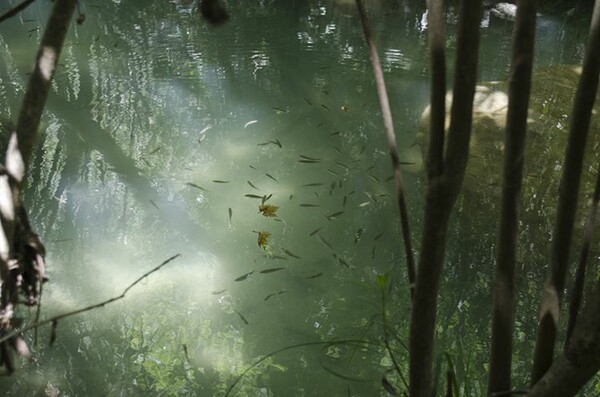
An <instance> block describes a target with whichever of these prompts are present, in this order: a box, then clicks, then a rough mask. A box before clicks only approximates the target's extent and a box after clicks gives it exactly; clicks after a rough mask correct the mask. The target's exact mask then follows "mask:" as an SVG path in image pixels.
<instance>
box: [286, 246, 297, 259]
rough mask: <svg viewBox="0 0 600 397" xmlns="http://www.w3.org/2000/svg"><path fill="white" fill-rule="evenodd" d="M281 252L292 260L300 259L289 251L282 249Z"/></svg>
mask: <svg viewBox="0 0 600 397" xmlns="http://www.w3.org/2000/svg"><path fill="white" fill-rule="evenodd" d="M283 252H284V253H285V254H286V255H287V256H291V257H292V258H296V259H300V257H299V256H298V255H296V254H294V253H293V252H291V251H288V250H286V249H285V248H284V249H283Z"/></svg>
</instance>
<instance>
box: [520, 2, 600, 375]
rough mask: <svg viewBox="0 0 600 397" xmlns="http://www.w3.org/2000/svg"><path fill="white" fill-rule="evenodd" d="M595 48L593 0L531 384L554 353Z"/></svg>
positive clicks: (597, 26)
mask: <svg viewBox="0 0 600 397" xmlns="http://www.w3.org/2000/svg"><path fill="white" fill-rule="evenodd" d="M598 48H600V1H599V0H596V4H595V6H594V11H593V15H592V24H591V28H590V34H589V37H588V41H587V45H586V53H585V57H584V61H583V68H582V72H581V77H580V78H579V84H578V85H577V92H576V93H575V101H574V104H573V111H572V113H571V117H570V120H571V128H570V130H569V138H568V144H567V149H566V154H565V164H564V168H563V174H562V178H561V182H560V194H559V201H558V209H557V212H556V223H555V225H554V232H553V237H552V255H551V260H552V262H551V266H550V276H549V279H548V280H547V282H546V285H545V287H544V292H543V296H542V304H541V309H540V324H539V326H538V335H537V340H536V345H535V353H534V362H533V368H532V371H531V385H534V384H535V383H536V382H537V381H538V380H539V379H540V378H541V377H542V376H543V375H544V373H545V372H546V371H547V370H548V368H550V365H551V364H552V358H553V355H554V345H555V341H556V334H557V330H558V313H559V311H560V301H561V299H562V296H563V290H564V286H565V278H566V275H567V271H568V267H569V266H568V264H569V252H570V246H571V237H572V234H573V224H574V221H575V210H576V209H577V199H578V197H577V195H578V192H579V180H580V177H581V170H582V166H583V157H584V149H585V144H586V140H587V133H588V129H589V125H590V119H591V114H592V108H593V106H594V101H595V99H596V92H597V89H598V74H599V73H600V51H598Z"/></svg>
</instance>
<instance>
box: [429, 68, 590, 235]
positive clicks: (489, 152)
mask: <svg viewBox="0 0 600 397" xmlns="http://www.w3.org/2000/svg"><path fill="white" fill-rule="evenodd" d="M580 74H581V68H579V67H574V66H549V67H544V68H539V69H537V70H535V71H534V75H533V81H532V90H531V97H530V103H529V113H528V122H527V141H526V149H525V162H524V169H523V187H522V205H521V208H522V219H523V222H524V223H523V224H524V226H525V227H528V225H529V227H531V228H535V229H536V230H539V231H540V232H541V230H544V229H545V230H547V228H550V229H551V224H552V223H553V222H554V217H555V210H556V206H557V202H558V190H559V187H558V186H559V183H560V178H561V174H562V168H563V164H564V157H565V149H566V145H567V137H568V133H569V126H570V123H569V117H570V115H571V112H572V107H573V98H574V94H575V90H576V88H577V83H578V80H579V76H580ZM507 92H508V83H507V82H488V83H481V84H479V85H478V86H477V88H476V94H475V99H474V108H473V127H472V133H471V141H470V145H469V162H468V165H467V170H466V174H465V180H464V185H463V189H462V194H461V197H460V198H459V201H458V203H457V209H458V211H459V212H464V213H468V214H469V215H472V216H484V217H486V218H488V219H490V218H489V216H490V215H493V216H494V218H493V219H497V218H496V216H497V214H498V211H499V208H500V194H501V183H502V162H503V154H504V136H505V128H506V113H507V110H508V95H507ZM599 96H600V95H599ZM451 102H452V93H448V95H447V96H446V111H447V119H446V128H447V127H448V125H449V117H448V112H449V110H450V108H451ZM592 113H593V114H592V120H591V124H590V131H589V133H588V141H587V146H586V153H585V159H584V167H583V174H582V178H581V186H580V200H579V208H578V211H579V213H578V219H585V217H586V216H587V211H588V209H587V208H588V202H589V199H590V198H591V195H592V192H593V189H594V183H595V179H596V172H597V171H598V170H597V167H598V164H600V150H598V146H599V145H600V117H599V116H600V98H598V97H597V99H596V103H595V107H594V109H593V112H592ZM428 118H429V108H427V109H426V110H425V111H424V113H423V116H422V121H423V122H422V123H421V129H420V132H419V142H420V143H421V146H422V154H423V155H424V154H425V148H426V144H427V142H426V141H427V133H426V132H427V129H428V123H427V120H428ZM479 222H483V221H482V220H479Z"/></svg>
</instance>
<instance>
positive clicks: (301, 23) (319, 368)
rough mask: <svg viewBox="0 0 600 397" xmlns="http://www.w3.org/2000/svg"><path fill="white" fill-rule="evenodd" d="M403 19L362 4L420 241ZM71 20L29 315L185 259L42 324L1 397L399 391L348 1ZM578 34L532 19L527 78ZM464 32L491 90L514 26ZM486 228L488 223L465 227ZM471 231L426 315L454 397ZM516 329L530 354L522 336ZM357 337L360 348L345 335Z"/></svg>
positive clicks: (484, 328)
mask: <svg viewBox="0 0 600 397" xmlns="http://www.w3.org/2000/svg"><path fill="white" fill-rule="evenodd" d="M12 3H15V4H16V3H17V2H16V1H13V2H8V4H12ZM422 3H423V2H421V1H397V2H389V4H387V3H386V2H384V4H381V3H379V2H372V4H369V12H370V15H371V18H372V28H373V31H374V38H375V40H376V43H377V45H378V47H379V48H378V49H379V53H380V56H381V59H382V62H383V67H384V70H385V77H386V79H387V84H388V90H389V95H390V101H391V105H392V110H393V116H394V122H395V128H396V135H397V139H398V146H399V151H400V158H401V161H403V162H405V163H406V164H405V165H403V170H404V181H405V184H406V193H407V197H408V204H409V210H410V217H411V219H410V220H411V223H412V228H413V241H414V243H415V244H416V243H417V242H418V237H419V236H420V231H419V224H420V220H421V216H422V215H421V212H420V210H421V200H422V193H423V185H424V181H423V179H422V176H421V175H420V170H421V159H420V152H421V149H420V148H419V146H418V145H417V144H416V133H417V130H418V124H419V119H420V116H421V113H422V112H423V110H424V108H425V107H426V105H427V101H428V81H427V77H428V67H427V54H426V49H425V43H426V34H427V29H426V25H425V23H424V21H425V20H424V17H423V15H424V11H425V10H424V5H423V4H422ZM80 4H81V12H82V13H84V14H85V17H86V18H85V22H84V23H83V24H82V25H73V26H72V27H71V30H70V33H69V37H68V40H67V43H66V44H65V47H64V50H63V53H62V55H61V60H60V64H61V65H60V68H59V70H58V73H57V76H56V80H55V82H54V84H53V93H52V94H51V96H50V98H49V101H48V104H47V112H46V114H45V117H44V119H43V125H42V131H41V134H42V135H41V138H40V141H39V145H38V148H37V150H36V152H35V155H34V158H33V160H32V161H33V163H32V165H31V175H30V178H29V182H28V187H27V192H26V201H27V206H28V208H29V211H30V214H31V221H32V223H33V225H34V227H35V228H36V229H37V231H38V232H39V233H40V235H41V238H42V241H43V242H44V243H45V245H46V248H47V251H48V258H47V259H48V264H49V269H48V272H49V278H50V282H49V283H48V284H46V287H45V289H44V298H43V310H42V317H43V318H47V317H50V316H52V315H56V314H58V313H62V312H64V311H68V310H74V309H76V308H79V307H83V306H86V305H90V304H94V303H96V302H100V301H102V300H105V299H108V298H110V297H113V296H118V295H119V294H121V293H122V291H123V290H124V289H125V288H126V287H127V286H128V285H130V284H131V283H132V282H133V281H134V280H135V279H136V278H137V277H139V276H141V275H143V274H144V273H146V272H148V271H150V270H151V269H152V268H154V267H155V266H157V265H159V264H160V263H161V262H162V261H164V260H165V259H167V258H169V257H171V256H172V255H175V254H181V256H180V257H178V258H177V259H175V260H174V261H172V262H171V263H169V264H168V265H166V266H165V267H164V268H162V269H161V270H159V271H158V272H156V273H153V274H152V275H151V276H149V277H148V278H146V279H145V280H144V281H143V282H142V283H141V284H140V285H137V286H135V287H134V288H133V289H132V290H131V291H130V292H128V294H127V295H126V297H125V298H124V299H123V300H120V301H118V302H116V303H113V304H111V305H109V306H107V307H104V308H101V309H97V310H94V311H92V312H88V313H85V314H83V315H79V316H76V317H71V318H68V319H65V320H63V321H61V322H60V323H59V324H58V329H57V340H56V343H55V344H54V345H53V346H51V347H49V346H48V338H49V335H50V329H49V328H48V327H46V328H42V329H40V330H39V342H38V345H37V347H35V348H34V351H35V355H36V361H35V362H34V363H23V364H22V365H21V368H19V370H18V372H17V373H16V374H15V375H13V376H12V377H10V378H4V379H1V380H0V390H3V391H4V395H14V396H42V395H56V394H52V393H56V392H57V391H58V392H59V393H60V394H58V395H60V396H138V395H139V396H183V395H197V396H217V395H224V394H225V393H226V392H227V390H228V388H229V387H230V386H231V385H232V384H234V382H235V381H236V379H238V377H240V376H241V375H244V376H243V377H242V378H240V380H239V382H238V383H237V384H235V387H234V388H233V389H232V390H231V394H230V395H236V396H290V397H291V396H298V397H299V396H323V395H330V396H342V395H343V396H378V395H381V396H384V395H386V391H385V389H384V388H383V387H382V384H381V379H382V376H387V379H388V380H389V381H390V382H391V383H393V385H394V386H395V387H397V388H398V389H402V382H401V379H396V378H395V377H394V374H393V373H391V372H388V371H389V369H390V368H391V361H390V359H389V357H388V356H387V354H386V352H385V350H384V348H383V346H382V340H383V339H382V338H383V331H382V327H383V325H382V316H381V312H382V298H381V290H380V288H379V287H378V284H377V281H376V278H377V276H378V275H381V274H385V273H387V274H389V277H390V285H391V288H390V289H389V290H388V289H386V300H385V308H386V312H387V319H388V321H389V322H390V324H391V325H392V327H391V328H392V329H393V332H392V333H393V334H394V335H393V340H392V345H393V347H394V349H395V352H396V356H397V358H398V360H399V362H400V365H401V367H402V368H403V369H404V370H406V361H407V360H406V356H407V353H406V351H405V350H404V349H403V347H402V346H403V343H406V335H407V325H408V313H409V307H408V304H407V302H408V289H407V286H406V285H407V283H406V280H405V278H406V277H405V266H404V254H403V250H402V248H401V244H400V242H401V236H400V230H399V221H398V210H397V206H396V201H395V192H394V187H393V181H390V179H389V177H390V176H391V164H390V160H389V156H388V151H387V146H386V140H385V135H384V132H383V128H382V122H381V114H380V110H379V106H378V102H377V96H376V91H375V86H374V82H373V78H372V70H371V67H370V63H369V62H368V57H367V51H366V48H365V43H364V39H363V37H362V32H361V29H360V25H359V23H358V19H357V15H356V12H355V9H354V4H353V2H347V1H342V0H340V1H316V0H313V1H306V2H302V1H290V2H273V1H260V2H250V4H248V3H246V2H242V1H234V0H232V1H229V2H228V9H229V12H230V14H231V19H230V21H229V22H228V23H227V24H226V25H225V26H223V27H221V28H219V29H213V28H211V27H209V26H207V24H206V23H205V22H204V21H203V20H202V19H201V18H200V16H199V15H198V13H197V12H196V11H195V9H194V7H195V2H191V1H184V0H180V1H167V0H163V1H157V0H156V1H141V0H137V1H136V0H113V1H110V2H108V1H105V2H100V1H81V2H80ZM50 6H51V3H49V2H35V3H34V4H33V5H32V6H30V7H29V8H28V9H27V10H25V11H24V12H22V13H21V14H20V15H19V16H18V17H15V18H12V19H10V20H8V21H6V22H4V23H2V24H0V116H2V117H3V118H9V119H15V118H16V116H15V115H16V114H18V113H17V112H18V109H19V103H20V99H21V98H22V95H23V90H24V86H25V82H26V79H27V73H28V71H29V69H30V65H31V62H32V60H33V58H34V56H35V52H36V50H37V44H38V42H39V38H40V36H41V34H42V32H43V29H44V27H45V20H46V16H47V15H48V11H49V7H50ZM7 7H8V5H7ZM451 14H452V13H451ZM587 18H588V16H587V15H583V14H582V15H578V14H576V15H574V16H568V17H567V16H563V17H562V18H561V19H559V18H556V17H553V16H550V15H548V16H545V15H542V16H541V17H540V19H539V25H538V33H539V34H538V41H537V43H536V53H537V58H536V62H537V64H538V65H548V64H572V63H579V62H580V61H581V56H582V53H583V45H584V39H585V36H586V34H585V29H587V26H588V19H587ZM448 22H449V25H448V32H449V38H448V48H449V51H448V56H449V59H450V60H451V59H452V58H453V48H454V37H453V30H454V29H455V25H454V23H455V21H454V18H452V17H449V19H448ZM482 25H483V26H484V28H483V30H482V48H481V52H480V53H481V61H480V68H481V70H480V79H481V80H484V81H488V80H503V79H506V76H507V72H508V67H509V66H508V59H509V56H510V44H511V43H510V34H511V31H512V26H513V25H512V22H510V21H505V20H501V19H498V18H495V17H494V16H490V15H487V14H486V19H485V20H484V21H482ZM449 63H450V62H449ZM255 196H258V198H256V197H255ZM261 197H264V198H266V197H268V199H267V200H265V201H264V202H263V199H261ZM261 204H268V205H273V206H276V207H278V208H277V210H276V215H277V216H276V217H267V216H263V214H261V212H259V206H260V205H261ZM271 209H273V208H271ZM493 229H494V226H493V224H489V222H488V223H485V222H483V223H482V225H481V230H479V231H477V233H478V234H480V235H485V234H486V233H490V230H492V231H493ZM457 230H458V229H457ZM265 232H267V233H269V235H268V238H267V240H266V244H265V245H263V246H261V242H260V241H259V236H265ZM455 234H457V235H458V234H460V233H458V232H457V233H455ZM478 237H480V236H473V237H471V239H472V240H473V241H471V242H469V241H470V240H469V239H466V240H464V241H460V239H454V240H453V241H452V242H451V243H450V244H451V245H450V247H449V259H448V265H447V266H448V269H449V272H448V276H447V277H446V279H445V283H446V286H445V289H444V295H443V296H442V298H441V301H440V319H441V320H443V321H442V325H440V329H439V332H440V343H439V346H441V347H440V352H443V351H448V352H449V353H450V354H451V355H452V357H455V360H456V362H457V365H460V366H461V368H462V370H461V371H462V372H461V371H458V375H459V376H461V377H462V378H461V379H469V381H465V382H464V384H463V387H464V388H465V393H466V395H469V394H470V393H472V394H473V395H479V394H481V389H479V388H480V387H482V385H485V383H486V379H485V367H484V363H485V362H486V360H487V355H486V353H485V352H486V351H487V346H488V339H489V329H488V326H489V314H487V312H488V311H489V297H488V295H489V293H488V291H489V285H488V283H489V281H490V280H489V277H490V272H489V269H490V268H491V264H490V263H491V258H492V256H493V246H490V245H489V244H490V241H493V240H489V239H488V240H486V239H479V238H478ZM477 241H479V242H477ZM492 244H493V243H492ZM473 261H479V262H477V263H474V262H473ZM461 262H464V263H466V262H470V263H471V264H470V266H462V267H461V266H460V264H461ZM473 263H474V264H473ZM474 267H475V269H474ZM532 288H534V289H533V291H535V292H536V295H535V296H530V297H528V298H527V299H529V300H530V301H531V302H537V298H538V295H537V291H538V289H535V287H532ZM528 291H529V292H531V290H528ZM526 292H527V291H526ZM524 302H527V300H524ZM531 304H532V305H534V306H535V303H531ZM536 310H537V309H536ZM536 310H533V311H532V312H531V313H529V317H528V319H527V320H524V321H523V323H530V325H533V324H534V323H535V317H536V313H535V311H536ZM524 327H525V326H524ZM519 332H530V331H529V328H523V331H519ZM519 336H520V338H521V339H519V340H520V341H521V342H522V344H521V345H518V347H519V349H520V350H519V352H518V354H517V356H520V357H525V358H527V357H528V356H527V355H528V354H529V353H530V349H531V346H530V343H531V342H530V341H529V342H527V343H526V341H525V339H526V338H525V337H524V336H523V335H519ZM32 339H33V335H28V340H30V341H31V340H32ZM359 339H360V340H366V341H368V344H361V345H358V344H356V343H352V342H347V343H341V341H344V340H347V341H356V340H359ZM325 341H338V342H339V343H338V344H333V345H327V344H325V343H322V344H318V343H317V342H325ZM31 343H32V344H33V342H31ZM306 343H312V345H307V346H298V347H293V346H295V345H302V344H306ZM465 346H468V347H465ZM286 347H290V348H289V349H288V350H285V351H282V352H280V353H277V354H275V355H272V356H268V357H266V358H265V355H268V354H269V353H272V352H274V351H277V350H279V349H283V348H286ZM261 358H264V360H262V361H260V362H258V363H257V361H258V360H259V359H261ZM255 363H256V365H255V366H254V367H250V370H249V371H248V372H245V371H246V369H247V368H249V366H250V365H252V364H255ZM520 365H521V366H522V368H521V367H519V365H517V366H516V367H517V368H516V370H517V373H518V374H519V375H521V376H525V375H526V374H527V371H528V369H527V368H528V366H527V365H528V364H526V363H522V364H520ZM523 379H525V378H522V379H520V380H518V381H517V383H518V382H521V383H523ZM469 390H471V392H469Z"/></svg>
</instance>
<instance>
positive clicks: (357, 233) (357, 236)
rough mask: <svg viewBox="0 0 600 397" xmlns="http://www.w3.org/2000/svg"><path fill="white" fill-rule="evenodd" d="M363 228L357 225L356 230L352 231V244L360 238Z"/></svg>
mask: <svg viewBox="0 0 600 397" xmlns="http://www.w3.org/2000/svg"><path fill="white" fill-rule="evenodd" d="M363 231H364V229H363V228H362V227H359V228H358V230H357V231H356V232H355V233H354V245H356V243H358V240H360V236H362V233H363Z"/></svg>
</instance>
